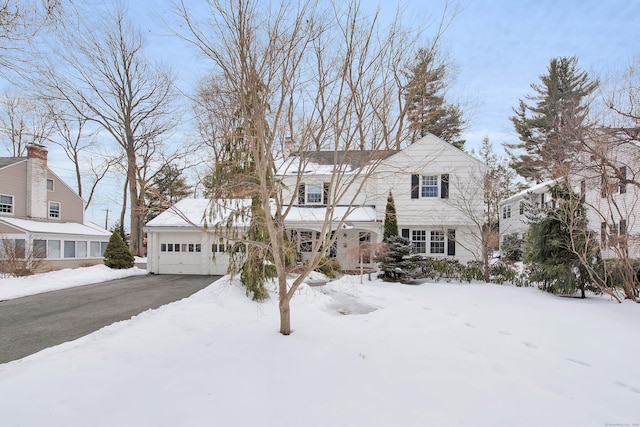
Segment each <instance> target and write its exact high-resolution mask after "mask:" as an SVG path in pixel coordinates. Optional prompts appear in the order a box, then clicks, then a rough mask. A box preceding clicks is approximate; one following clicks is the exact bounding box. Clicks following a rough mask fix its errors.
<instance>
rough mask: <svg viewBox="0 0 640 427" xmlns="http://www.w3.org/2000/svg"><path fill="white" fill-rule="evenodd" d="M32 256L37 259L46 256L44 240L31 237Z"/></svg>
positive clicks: (45, 242)
mask: <svg viewBox="0 0 640 427" xmlns="http://www.w3.org/2000/svg"><path fill="white" fill-rule="evenodd" d="M33 257H34V258H39V259H42V258H46V257H47V241H46V240H38V239H33Z"/></svg>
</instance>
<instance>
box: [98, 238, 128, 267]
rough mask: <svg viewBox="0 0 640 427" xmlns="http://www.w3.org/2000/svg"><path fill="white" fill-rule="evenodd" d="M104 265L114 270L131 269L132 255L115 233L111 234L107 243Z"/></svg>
mask: <svg viewBox="0 0 640 427" xmlns="http://www.w3.org/2000/svg"><path fill="white" fill-rule="evenodd" d="M104 265H106V266H107V267H109V268H115V269H124V268H131V267H133V255H131V252H129V248H128V247H127V245H126V244H125V243H124V240H122V237H120V233H118V232H117V231H114V232H113V233H112V234H111V237H110V238H109V243H107V248H106V249H105V251H104Z"/></svg>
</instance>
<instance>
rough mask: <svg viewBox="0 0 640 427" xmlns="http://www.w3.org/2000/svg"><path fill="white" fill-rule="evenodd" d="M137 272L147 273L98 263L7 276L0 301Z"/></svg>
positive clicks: (0, 282)
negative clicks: (18, 275) (20, 275)
mask: <svg viewBox="0 0 640 427" xmlns="http://www.w3.org/2000/svg"><path fill="white" fill-rule="evenodd" d="M139 274H147V270H144V269H140V268H137V267H134V268H128V269H123V270H114V269H111V268H109V267H107V266H106V265H104V264H99V265H94V266H92V267H82V268H75V269H71V268H65V269H64V270H58V271H51V272H49V273H42V274H35V275H33V276H27V277H8V278H4V279H0V301H4V300H8V299H14V298H21V297H25V296H28V295H34V294H41V293H43V292H49V291H56V290H58V289H65V288H73V287H75V286H83V285H90V284H92V283H99V282H104V281H107V280H114V279H122V278H123V277H128V276H134V275H139Z"/></svg>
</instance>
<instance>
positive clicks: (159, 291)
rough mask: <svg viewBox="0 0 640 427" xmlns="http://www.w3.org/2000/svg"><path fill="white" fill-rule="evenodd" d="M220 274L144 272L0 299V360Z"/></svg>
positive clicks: (73, 335) (171, 297)
mask: <svg viewBox="0 0 640 427" xmlns="http://www.w3.org/2000/svg"><path fill="white" fill-rule="evenodd" d="M219 278H220V276H183V275H145V276H132V277H127V278H124V279H118V280H111V281H108V282H102V283H96V284H93V285H86V286H79V287H76V288H69V289H63V290H59V291H52V292H46V293H43V294H38V295H32V296H28V297H23V298H17V299H12V300H7V301H1V302H0V363H6V362H9V361H12V360H16V359H21V358H23V357H25V356H28V355H30V354H33V353H36V352H38V351H40V350H43V349H45V348H48V347H51V346H54V345H57V344H61V343H63V342H66V341H71V340H74V339H77V338H80V337H82V336H84V335H87V334H89V333H91V332H94V331H97V330H98V329H100V328H102V327H104V326H107V325H110V324H112V323H114V322H118V321H121V320H127V319H129V318H131V317H132V316H135V315H137V314H140V313H142V312H143V311H145V310H148V309H153V308H158V307H160V306H162V305H165V304H168V303H170V302H173V301H178V300H180V299H182V298H186V297H188V296H190V295H192V294H194V293H196V292H197V291H199V290H201V289H203V288H205V287H207V286H208V285H209V284H211V283H212V282H214V281H215V280H217V279H219Z"/></svg>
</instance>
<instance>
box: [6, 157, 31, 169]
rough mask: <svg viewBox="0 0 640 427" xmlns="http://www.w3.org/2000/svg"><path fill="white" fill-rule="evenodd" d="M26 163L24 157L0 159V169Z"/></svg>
mask: <svg viewBox="0 0 640 427" xmlns="http://www.w3.org/2000/svg"><path fill="white" fill-rule="evenodd" d="M26 161H27V158H26V157H0V169H2V168H6V167H8V166H12V165H15V164H16V163H20V162H26Z"/></svg>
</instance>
